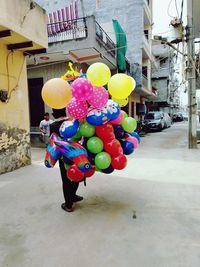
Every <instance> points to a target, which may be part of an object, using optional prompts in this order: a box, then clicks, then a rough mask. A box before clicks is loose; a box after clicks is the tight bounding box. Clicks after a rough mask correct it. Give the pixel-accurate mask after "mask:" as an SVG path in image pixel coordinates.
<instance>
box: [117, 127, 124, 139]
mask: <svg viewBox="0 0 200 267" xmlns="http://www.w3.org/2000/svg"><path fill="white" fill-rule="evenodd" d="M114 132H115V136H116V138H117V139H123V138H124V136H125V131H124V129H123V128H122V126H121V125H115V126H114Z"/></svg>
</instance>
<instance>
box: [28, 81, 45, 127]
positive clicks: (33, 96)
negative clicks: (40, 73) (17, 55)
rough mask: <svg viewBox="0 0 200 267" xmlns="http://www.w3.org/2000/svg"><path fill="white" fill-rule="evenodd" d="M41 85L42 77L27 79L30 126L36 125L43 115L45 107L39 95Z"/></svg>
mask: <svg viewBox="0 0 200 267" xmlns="http://www.w3.org/2000/svg"><path fill="white" fill-rule="evenodd" d="M42 87H43V78H34V79H28V91H29V109H30V125H31V127H38V126H39V124H40V121H41V120H42V119H43V116H44V111H45V108H44V102H43V100H42V96H41V91H42Z"/></svg>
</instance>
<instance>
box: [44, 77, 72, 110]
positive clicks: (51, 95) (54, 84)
mask: <svg viewBox="0 0 200 267" xmlns="http://www.w3.org/2000/svg"><path fill="white" fill-rule="evenodd" d="M42 99H43V101H44V103H45V104H46V105H47V106H49V107H51V108H55V109H62V108H65V107H66V105H67V104H68V103H69V101H70V100H71V99H72V92H71V87H70V85H69V84H68V82H66V81H64V80H63V79H61V78H54V79H50V80H48V81H47V82H46V83H45V84H44V86H43V88H42Z"/></svg>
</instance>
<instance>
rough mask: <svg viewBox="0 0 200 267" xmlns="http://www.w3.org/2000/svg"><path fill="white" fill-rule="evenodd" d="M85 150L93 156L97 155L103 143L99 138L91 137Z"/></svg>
mask: <svg viewBox="0 0 200 267" xmlns="http://www.w3.org/2000/svg"><path fill="white" fill-rule="evenodd" d="M87 148H88V150H89V151H90V152H92V153H93V154H98V153H100V152H101V151H102V150H103V142H102V141H101V139H100V138H99V137H96V136H94V137H91V138H90V139H89V140H88V141H87Z"/></svg>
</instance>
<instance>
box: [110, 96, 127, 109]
mask: <svg viewBox="0 0 200 267" xmlns="http://www.w3.org/2000/svg"><path fill="white" fill-rule="evenodd" d="M113 100H114V101H115V102H117V103H118V104H119V105H120V107H125V106H126V105H127V104H128V98H125V99H117V98H113Z"/></svg>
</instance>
